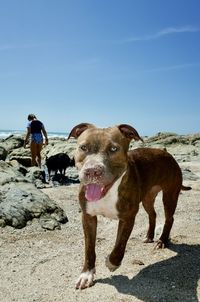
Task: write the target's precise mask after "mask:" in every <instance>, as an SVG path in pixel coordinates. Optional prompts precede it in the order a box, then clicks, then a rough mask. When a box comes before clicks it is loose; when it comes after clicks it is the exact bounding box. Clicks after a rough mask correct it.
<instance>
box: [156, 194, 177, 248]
mask: <svg viewBox="0 0 200 302" xmlns="http://www.w3.org/2000/svg"><path fill="white" fill-rule="evenodd" d="M179 192H180V190H177V191H176V192H171V191H168V192H163V204H164V212H165V224H164V228H163V231H162V234H161V236H160V238H159V240H158V242H157V244H156V246H155V248H157V249H159V248H164V247H165V246H166V244H167V242H168V239H169V234H170V231H171V228H172V225H173V222H174V217H173V216H174V212H175V210H176V206H177V202H178V196H179Z"/></svg>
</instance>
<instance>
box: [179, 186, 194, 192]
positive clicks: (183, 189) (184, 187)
mask: <svg viewBox="0 0 200 302" xmlns="http://www.w3.org/2000/svg"><path fill="white" fill-rule="evenodd" d="M181 190H182V191H189V190H192V188H191V187H186V186H184V185H182V186H181Z"/></svg>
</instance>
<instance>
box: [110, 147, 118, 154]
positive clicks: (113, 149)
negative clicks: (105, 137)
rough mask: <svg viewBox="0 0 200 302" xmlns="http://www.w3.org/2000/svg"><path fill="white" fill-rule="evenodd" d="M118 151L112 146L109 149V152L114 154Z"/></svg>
mask: <svg viewBox="0 0 200 302" xmlns="http://www.w3.org/2000/svg"><path fill="white" fill-rule="evenodd" d="M117 150H118V148H117V147H116V146H112V147H110V152H113V153H114V152H116V151H117Z"/></svg>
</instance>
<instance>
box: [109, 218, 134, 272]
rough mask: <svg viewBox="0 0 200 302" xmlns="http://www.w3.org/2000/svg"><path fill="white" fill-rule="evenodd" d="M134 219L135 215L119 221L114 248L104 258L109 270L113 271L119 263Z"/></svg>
mask: <svg viewBox="0 0 200 302" xmlns="http://www.w3.org/2000/svg"><path fill="white" fill-rule="evenodd" d="M134 220H135V217H134V218H133V217H132V218H131V219H127V220H120V221H119V224H118V232H117V238H116V243H115V246H114V249H113V250H112V252H111V254H110V255H109V256H108V257H107V258H106V266H107V267H108V269H109V270H110V271H111V272H113V271H115V270H116V269H117V268H118V267H119V266H120V265H121V261H122V259H123V257H124V253H125V248H126V244H127V241H128V239H129V236H130V234H131V231H132V229H133V225H134Z"/></svg>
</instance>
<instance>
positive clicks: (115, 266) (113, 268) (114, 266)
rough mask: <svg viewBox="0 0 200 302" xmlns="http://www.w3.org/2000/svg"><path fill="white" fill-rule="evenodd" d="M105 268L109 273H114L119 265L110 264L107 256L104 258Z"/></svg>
mask: <svg viewBox="0 0 200 302" xmlns="http://www.w3.org/2000/svg"><path fill="white" fill-rule="evenodd" d="M106 266H107V268H108V269H109V270H110V271H111V272H114V271H115V270H116V269H117V268H118V267H119V266H120V265H114V264H112V263H111V262H110V259H109V256H107V257H106Z"/></svg>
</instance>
